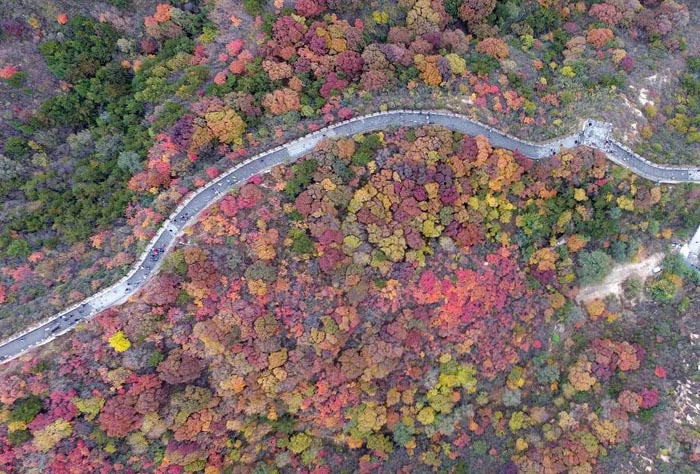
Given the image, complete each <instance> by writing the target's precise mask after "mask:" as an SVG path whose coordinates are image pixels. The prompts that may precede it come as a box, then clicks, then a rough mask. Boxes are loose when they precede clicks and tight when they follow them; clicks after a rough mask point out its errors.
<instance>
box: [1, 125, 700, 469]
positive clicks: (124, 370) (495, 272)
mask: <svg viewBox="0 0 700 474" xmlns="http://www.w3.org/2000/svg"><path fill="white" fill-rule="evenodd" d="M615 171H619V170H615ZM632 189H634V190H635V191H634V196H632V195H630V192H631V190H632ZM667 198H668V196H667V195H666V194H665V193H664V192H660V190H659V188H653V187H649V185H648V183H645V182H644V181H643V180H640V179H637V178H636V177H634V176H629V175H624V174H622V173H619V172H616V173H610V171H608V166H607V162H606V161H605V159H604V158H603V157H602V155H600V154H597V153H585V152H584V153H573V154H567V155H564V156H563V157H562V159H561V160H556V161H554V162H543V163H533V162H531V161H530V160H527V159H524V158H522V157H520V156H518V155H517V154H516V155H513V153H511V152H508V151H504V150H500V149H492V148H491V147H490V145H489V144H488V142H487V141H486V140H485V139H483V138H482V137H477V138H476V139H474V138H472V137H468V136H459V135H457V134H453V133H452V132H449V131H446V130H444V129H441V128H436V127H432V128H430V127H429V128H420V129H417V130H406V129H398V130H396V131H393V132H384V133H377V134H370V135H365V136H358V137H356V138H355V139H340V140H338V141H325V142H323V143H322V144H321V145H320V146H319V147H318V151H316V152H314V153H313V154H311V155H310V156H308V157H307V158H305V159H304V160H303V161H301V162H299V163H298V164H296V165H294V166H292V167H291V168H288V167H278V168H275V169H274V170H273V172H272V173H271V174H270V175H266V176H264V177H263V178H255V179H254V180H252V182H250V183H248V184H246V185H244V186H243V187H242V188H241V189H240V190H237V191H235V192H233V193H231V194H230V195H229V196H227V197H226V198H225V199H224V200H223V201H222V202H221V203H220V204H217V205H215V206H214V207H213V208H211V209H210V210H208V211H207V213H206V215H205V216H204V217H203V218H202V219H201V221H200V222H199V223H197V224H196V225H195V226H194V227H192V228H191V229H190V231H189V232H188V233H187V236H186V237H184V238H183V239H181V242H180V244H179V245H178V246H177V248H176V249H175V250H174V251H172V252H171V253H170V254H169V255H168V257H167V260H166V262H165V264H164V267H163V269H162V271H161V273H160V274H159V275H158V276H157V277H156V278H155V279H154V281H153V282H151V283H150V284H149V285H148V286H147V287H146V288H145V289H144V290H143V291H142V292H141V293H140V294H139V295H138V296H137V297H135V298H133V299H132V300H131V301H130V302H128V303H127V304H125V305H123V306H122V307H120V308H117V309H112V310H108V311H105V312H104V313H102V314H101V315H100V316H98V317H97V318H96V320H95V321H94V322H91V323H89V324H86V325H84V326H83V327H81V328H80V329H79V330H78V331H76V332H74V333H71V334H69V335H68V336H65V337H64V338H61V340H59V341H57V343H56V344H55V345H54V346H55V347H51V346H49V347H46V348H41V349H39V351H37V353H35V355H34V356H32V357H28V356H25V357H24V358H23V362H21V363H12V364H10V366H9V367H8V368H7V369H5V370H4V372H3V375H2V386H3V387H7V389H6V390H4V391H3V394H2V399H0V402H1V403H2V404H3V406H4V408H2V410H0V420H4V422H3V425H0V426H1V427H0V430H3V431H5V433H6V437H5V438H4V441H3V442H4V443H5V444H4V446H5V447H4V449H5V455H4V457H3V459H4V462H5V468H8V467H10V466H13V465H14V466H16V467H17V469H18V470H19V471H22V470H23V469H24V468H27V467H29V466H30V465H36V466H38V467H39V468H40V469H42V470H48V471H49V472H62V471H61V470H62V469H65V468H66V467H67V466H82V469H90V470H95V471H97V470H99V469H105V468H107V469H108V470H109V469H110V468H109V467H108V466H114V465H115V464H117V463H119V464H121V465H122V466H123V469H126V470H127V471H129V472H180V469H184V472H202V471H205V472H229V473H232V472H251V471H253V470H260V471H261V472H292V471H296V470H299V469H301V470H303V471H306V472H358V471H368V470H369V471H372V472H404V471H405V472H408V471H406V469H408V470H410V471H411V472H432V471H433V470H437V469H443V470H444V469H447V470H448V472H465V471H464V470H465V469H467V470H470V469H477V470H479V471H480V472H504V470H505V471H506V472H516V471H522V472H529V471H531V470H532V469H535V470H538V471H539V470H540V469H544V466H549V468H551V469H553V470H554V472H565V471H569V472H570V471H571V470H572V469H580V470H581V472H590V470H591V469H592V468H593V466H596V465H599V464H600V463H602V464H600V465H601V466H606V465H608V466H609V467H610V468H611V469H612V467H613V466H615V465H616V464H617V463H620V462H624V465H625V466H632V467H634V468H636V469H642V468H643V467H644V466H645V463H646V462H648V461H647V459H649V458H648V457H647V456H648V455H649V454H650V453H653V452H654V451H653V450H654V449H656V448H655V447H656V446H657V445H659V444H661V445H669V446H676V447H677V449H675V450H674V451H673V455H672V456H671V459H670V462H672V463H673V465H686V464H685V463H688V462H690V461H691V459H695V458H694V456H695V454H694V453H695V452H696V451H695V449H696V447H697V445H696V444H695V441H693V438H692V437H691V438H690V439H689V438H687V433H688V432H687V431H686V428H684V427H683V426H682V425H680V426H674V425H672V424H671V420H672V419H673V416H674V413H677V412H678V410H680V409H683V408H682V407H685V408H684V409H687V406H686V405H683V402H682V401H680V400H676V399H675V398H674V397H673V396H672V395H671V392H669V390H668V389H669V387H670V383H671V381H670V380H669V381H668V382H667V381H666V379H665V377H666V376H667V374H668V372H670V371H673V376H674V379H675V380H678V381H681V380H684V378H685V377H686V376H687V375H685V373H686V372H685V371H686V370H687V369H683V366H679V364H678V360H679V359H677V358H681V360H682V358H687V357H696V356H697V354H696V355H695V356H692V349H691V347H690V343H689V340H687V339H685V338H683V337H679V336H680V335H685V336H686V338H687V337H688V336H689V334H690V333H692V331H693V329H691V328H693V327H694V326H695V325H697V323H692V321H693V318H694V319H695V321H697V307H693V308H690V307H689V306H688V301H689V298H693V296H692V295H693V294H695V292H697V287H696V286H695V284H694V283H692V282H698V281H700V280H699V279H698V275H697V273H694V272H690V271H689V270H686V268H687V267H685V266H683V265H682V264H680V265H679V264H678V261H677V260H674V259H673V258H669V259H667V262H666V263H665V268H666V270H665V272H663V273H662V274H661V275H660V276H658V277H656V278H655V279H654V280H653V281H650V282H649V285H648V287H647V289H646V290H645V292H646V293H647V294H648V295H650V296H651V297H652V298H653V300H656V301H658V303H653V302H647V303H646V306H644V307H635V306H632V305H631V301H633V300H635V299H636V298H638V296H639V291H640V290H641V288H639V287H637V288H636V290H635V289H634V288H632V287H633V284H632V283H630V287H631V289H630V293H629V294H628V295H627V297H626V298H624V299H623V300H621V301H615V300H609V301H607V303H606V302H604V301H602V300H594V301H592V302H590V303H589V304H588V305H587V306H586V308H585V311H584V310H582V309H581V308H579V307H578V306H577V305H576V304H575V303H574V301H573V300H572V299H571V298H573V297H574V296H575V293H576V292H575V289H574V288H573V287H572V283H573V282H574V281H575V280H576V279H577V278H578V279H581V280H584V279H591V280H595V279H596V278H599V277H600V275H599V273H600V272H601V271H605V270H601V267H602V266H604V265H608V266H609V265H611V263H612V262H610V261H609V259H610V257H607V259H608V261H607V263H604V264H601V263H600V262H601V261H603V262H605V259H602V260H601V256H600V255H601V254H602V256H603V257H605V256H606V255H607V254H605V253H604V252H601V250H602V249H603V248H604V247H605V246H607V245H609V244H610V243H611V241H612V242H614V243H613V247H614V248H616V249H617V250H616V252H619V254H617V258H619V259H622V260H625V259H628V258H630V256H634V255H637V254H639V253H640V252H643V251H644V249H643V248H640V247H639V243H638V241H636V239H634V238H632V237H631V234H638V233H639V232H640V230H641V229H642V228H645V227H647V224H648V222H647V221H646V220H645V219H646V218H647V216H648V214H649V212H650V210H651V209H653V207H654V205H655V204H658V203H660V202H664V201H666V200H667ZM625 202H629V203H630V204H628V205H624V206H623V207H622V208H621V207H618V206H617V204H619V203H625ZM611 213H616V214H617V220H616V224H613V223H611V221H610V215H611ZM647 228H648V227H647ZM592 233H597V237H595V238H592V239H590V240H589V239H588V238H586V237H584V235H590V234H592ZM562 237H563V240H564V242H565V244H564V245H558V244H557V241H558V240H559V239H561V238H562ZM635 242H637V243H635ZM593 262H595V263H593ZM669 285H670V286H669ZM686 293H687V294H686ZM684 294H685V296H684ZM628 298H629V299H628ZM681 299H683V301H681V303H680V304H679V305H678V306H677V307H675V309H671V308H674V306H667V307H666V308H667V309H666V310H664V311H669V310H670V311H672V312H674V313H676V314H677V315H678V319H677V321H676V322H665V323H663V324H667V326H662V325H660V322H659V321H656V322H655V321H654V319H653V318H650V317H649V315H651V314H653V313H654V312H658V311H661V307H659V306H658V305H659V304H663V303H666V304H668V303H667V302H669V301H680V300H681ZM645 315H646V316H645ZM688 324H689V325H690V326H688ZM664 366H665V367H668V369H665V368H664ZM688 426H689V425H688ZM679 443H680V444H679ZM628 444H630V445H633V446H637V447H638V448H637V451H636V452H632V453H630V452H629V451H628V450H627V448H626V446H627V445H628ZM487 453H488V455H487ZM574 453H575V454H574ZM608 457H609V458H611V459H615V463H611V464H606V463H607V462H608V461H607V458H608ZM652 459H653V458H652ZM667 462H668V461H667ZM331 466H332V468H331ZM618 467H619V466H618ZM632 467H630V468H629V469H632ZM604 469H605V468H604ZM625 469H628V468H625ZM603 472H622V471H612V470H604V471H603ZM624 472H630V471H629V470H625V471H624Z"/></svg>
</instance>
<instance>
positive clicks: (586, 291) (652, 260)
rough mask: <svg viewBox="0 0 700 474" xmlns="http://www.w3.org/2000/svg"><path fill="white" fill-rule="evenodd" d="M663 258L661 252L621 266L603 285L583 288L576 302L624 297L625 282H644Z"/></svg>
mask: <svg viewBox="0 0 700 474" xmlns="http://www.w3.org/2000/svg"><path fill="white" fill-rule="evenodd" d="M663 258H664V254H663V253H661V252H659V253H655V254H653V255H650V256H648V257H647V258H645V259H644V260H642V261H640V262H637V263H627V264H624V265H619V266H617V267H615V268H613V270H612V271H611V272H610V274H609V275H608V276H607V277H605V279H604V280H603V281H602V282H601V283H598V284H596V285H591V286H586V287H583V288H581V290H580V291H579V293H578V296H576V301H577V302H579V303H585V302H587V301H591V300H594V299H603V298H605V297H606V296H607V295H610V294H614V295H617V296H620V295H622V284H623V283H624V282H625V280H627V279H629V278H632V277H635V278H638V279H640V280H642V281H644V280H646V279H647V278H648V277H649V276H650V275H651V274H652V273H653V270H654V267H656V266H658V265H659V264H660V263H661V260H663Z"/></svg>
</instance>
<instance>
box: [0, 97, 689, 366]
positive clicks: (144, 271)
mask: <svg viewBox="0 0 700 474" xmlns="http://www.w3.org/2000/svg"><path fill="white" fill-rule="evenodd" d="M420 125H441V126H443V127H446V128H449V129H450V130H453V131H456V132H461V133H464V134H468V135H484V136H486V137H487V138H488V139H489V141H490V142H491V144H492V145H493V146H494V147H499V148H507V149H509V150H518V151H519V152H520V153H522V154H523V155H525V156H528V157H530V158H532V159H535V160H541V159H544V158H547V157H549V156H552V155H554V154H556V153H558V152H559V151H560V150H561V149H562V148H574V147H577V146H579V145H587V146H590V147H593V148H597V149H599V150H601V151H603V152H605V153H606V154H607V156H608V158H609V159H610V160H611V161H613V162H615V163H617V164H619V165H621V166H624V167H626V168H628V169H630V170H631V171H632V172H634V173H636V174H638V175H640V176H642V177H644V178H647V179H650V180H652V181H656V182H659V183H686V182H692V183H700V168H698V167H674V166H663V165H658V164H654V163H652V162H650V161H648V160H646V159H645V158H643V157H642V156H640V155H638V154H636V153H634V152H633V151H631V150H630V149H629V148H627V147H625V146H624V145H622V144H621V143H619V142H617V141H615V140H612V139H611V138H610V131H611V127H610V126H609V125H608V124H605V123H601V122H596V121H593V120H586V121H585V122H584V124H583V127H582V129H581V130H580V131H579V132H577V133H573V134H571V135H568V136H565V137H561V138H557V139H554V140H551V141H548V142H544V143H531V142H527V141H524V140H520V139H519V138H516V137H514V136H512V135H508V134H506V133H503V132H501V131H499V130H496V129H494V128H492V127H490V126H488V125H485V124H482V123H479V122H476V121H474V120H472V119H470V118H468V117H466V116H464V115H460V114H457V113H454V112H449V111H445V110H392V111H387V112H378V113H374V114H369V115H363V116H360V117H356V118H353V119H350V120H346V121H344V122H339V123H336V124H333V125H330V126H328V127H325V128H323V129H321V130H318V131H316V132H313V133H310V134H308V135H305V136H303V137H301V138H299V139H296V140H294V141H292V142H289V143H287V144H285V145H283V146H278V147H276V148H273V149H271V150H268V151H266V152H263V153H260V154H258V155H255V156H253V157H251V158H249V159H247V160H246V161H244V162H243V163H239V164H238V165H236V166H234V167H232V168H230V169H229V170H228V171H226V172H225V173H222V174H221V175H219V176H218V177H217V178H215V179H214V180H212V181H210V182H209V183H207V185H206V186H204V187H202V188H200V189H198V190H196V191H193V192H192V193H190V194H189V195H188V196H187V197H186V199H185V200H184V201H183V202H182V203H181V204H180V205H179V206H178V207H177V209H175V210H174V211H173V213H172V214H171V215H170V217H168V219H166V220H165V221H164V222H163V223H162V225H161V227H160V229H159V230H158V232H157V233H156V235H155V236H154V237H153V238H152V239H151V241H150V242H149V243H148V246H147V247H146V248H145V250H144V251H143V253H142V254H141V255H140V257H139V258H138V259H137V260H136V262H135V263H134V265H133V266H132V268H131V270H130V271H129V273H128V274H127V275H126V276H124V277H123V278H122V279H121V280H119V281H118V282H117V283H115V284H113V285H112V286H110V287H108V288H105V289H103V290H101V291H100V292H98V293H96V294H94V295H92V296H90V297H88V298H86V299H85V300H83V301H81V302H79V303H77V304H74V305H73V306H71V307H69V308H67V309H65V310H64V311H62V312H60V313H59V314H57V315H55V316H53V317H51V318H50V319H48V320H46V321H43V322H41V323H37V324H36V325H34V326H33V327H32V328H30V329H27V330H25V331H24V332H23V333H21V334H18V335H15V336H12V338H10V339H7V340H6V341H4V342H3V343H2V344H0V363H4V362H7V361H9V360H12V359H14V358H16V357H18V356H20V355H21V354H23V353H24V352H26V351H28V350H29V349H31V348H32V347H35V346H39V345H43V344H46V343H47V342H49V341H51V340H53V339H54V338H55V337H57V336H59V335H61V334H65V333H66V332H68V331H70V330H71V329H72V328H73V327H75V326H76V325H77V324H78V323H79V322H81V321H84V320H87V319H89V318H90V317H91V316H93V315H95V314H97V313H100V312H101V311H104V310H106V309H107V308H110V307H112V306H115V305H118V304H121V303H122V302H124V301H126V300H127V299H128V298H129V297H130V296H131V295H133V294H134V293H136V292H137V291H138V290H139V289H141V288H142V287H143V286H144V285H145V284H146V282H147V281H148V279H149V278H150V277H151V276H152V275H153V274H155V273H156V271H157V270H158V267H159V265H160V263H161V262H162V260H163V255H164V254H166V253H167V252H168V251H169V250H170V248H171V247H172V246H173V245H174V243H175V242H176V240H177V238H178V237H179V236H180V234H181V233H182V231H183V229H184V228H185V227H187V226H188V225H189V224H190V223H191V222H193V221H194V220H195V219H196V218H197V216H198V215H199V214H200V213H201V212H202V211H203V210H204V209H206V208H207V207H209V206H211V205H212V204H214V203H215V202H218V201H219V200H220V199H222V198H223V197H224V196H225V195H226V193H227V191H228V189H229V188H230V187H231V186H234V185H237V184H241V183H245V182H246V181H247V180H248V179H249V178H251V177H252V176H254V175H257V174H260V173H264V172H266V171H268V170H269V169H270V168H272V167H274V166H277V165H280V164H283V163H291V162H294V161H295V160H296V159H298V158H299V157H301V156H303V155H305V154H307V153H308V152H310V151H311V150H313V149H314V147H315V146H316V144H317V143H318V142H319V141H321V140H322V139H324V138H335V137H345V136H352V135H355V134H358V133H366V132H371V131H375V130H384V129H386V128H388V127H391V126H420ZM154 249H161V251H160V252H159V256H158V259H157V260H155V261H154V259H153V250H154Z"/></svg>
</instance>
